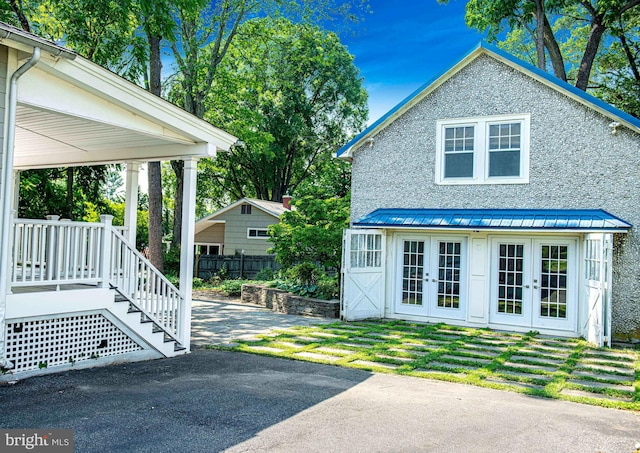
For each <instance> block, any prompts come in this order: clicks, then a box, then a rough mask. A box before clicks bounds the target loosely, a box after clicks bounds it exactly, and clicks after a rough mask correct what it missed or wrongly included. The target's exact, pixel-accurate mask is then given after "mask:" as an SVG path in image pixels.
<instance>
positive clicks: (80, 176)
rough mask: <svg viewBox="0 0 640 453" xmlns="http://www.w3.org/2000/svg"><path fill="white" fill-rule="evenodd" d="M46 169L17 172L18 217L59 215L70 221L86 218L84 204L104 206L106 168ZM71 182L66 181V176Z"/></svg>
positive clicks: (107, 170) (107, 169)
mask: <svg viewBox="0 0 640 453" xmlns="http://www.w3.org/2000/svg"><path fill="white" fill-rule="evenodd" d="M69 170H70V169H69V168H49V169H41V170H25V171H23V172H21V173H20V200H19V203H20V205H19V208H18V215H19V216H20V217H23V218H31V219H41V218H43V217H44V216H46V215H50V214H52V215H59V216H62V217H65V218H68V219H71V220H75V219H80V218H82V217H83V216H84V215H85V203H86V202H91V203H93V204H95V205H96V206H99V207H105V206H106V202H107V201H106V199H104V197H103V187H104V183H105V179H106V177H107V175H108V173H109V167H107V166H102V165H101V166H91V167H76V168H74V169H73V171H69ZM70 175H73V176H72V179H69V176H70Z"/></svg>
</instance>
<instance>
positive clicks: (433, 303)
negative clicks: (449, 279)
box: [427, 235, 469, 320]
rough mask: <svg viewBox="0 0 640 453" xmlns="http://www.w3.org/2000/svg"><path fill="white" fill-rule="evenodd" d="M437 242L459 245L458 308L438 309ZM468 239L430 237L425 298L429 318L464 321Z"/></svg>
mask: <svg viewBox="0 0 640 453" xmlns="http://www.w3.org/2000/svg"><path fill="white" fill-rule="evenodd" d="M439 242H459V243H460V280H459V282H458V284H459V285H460V286H459V292H458V293H459V302H458V308H444V307H438V286H439V279H440V276H439V275H438V274H439V268H440V265H439V259H440V248H439ZM468 242H469V241H468V238H467V236H466V235H457V236H456V235H434V236H431V266H430V268H431V270H432V272H431V274H432V275H431V281H430V282H429V284H428V285H427V286H428V288H427V290H428V292H429V297H428V298H427V302H428V307H429V316H433V317H437V318H445V319H458V320H466V318H467V299H468V297H467V287H468V285H467V282H468V281H469V271H468V265H467V263H468V248H467V244H468Z"/></svg>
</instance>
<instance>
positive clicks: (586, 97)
mask: <svg viewBox="0 0 640 453" xmlns="http://www.w3.org/2000/svg"><path fill="white" fill-rule="evenodd" d="M478 51H484V53H486V54H488V55H492V54H493V55H492V56H494V57H496V56H497V57H500V58H503V59H504V60H507V61H508V62H509V63H511V64H512V65H513V66H515V67H516V68H518V69H520V70H521V71H524V72H530V73H533V74H534V75H535V76H536V77H539V78H541V79H543V80H545V81H547V82H550V83H551V84H552V85H555V86H556V88H557V89H559V90H560V91H565V92H568V93H570V94H571V95H573V96H575V97H577V98H579V99H581V100H582V101H583V102H584V103H585V104H590V105H591V106H592V107H595V108H599V109H601V110H603V111H605V112H607V113H609V114H610V115H611V116H613V117H615V118H616V119H619V120H622V121H624V122H626V123H628V124H629V125H631V126H634V127H636V128H638V129H640V119H638V118H636V117H635V116H633V115H630V114H628V113H626V112H623V111H622V110H620V109H617V108H615V107H614V106H612V105H611V104H607V103H606V102H604V101H603V100H601V99H598V98H597V97H595V96H592V95H590V94H588V93H586V92H584V91H582V90H580V89H578V88H576V87H575V86H573V85H571V84H569V83H567V82H564V81H562V80H560V79H558V78H557V77H555V76H553V75H551V74H549V73H548V72H546V71H543V70H542V69H539V68H537V67H535V66H533V65H531V64H529V63H526V62H524V61H522V60H520V59H518V58H516V57H514V56H513V55H511V54H510V53H508V52H505V51H504V50H502V49H500V48H499V47H496V46H492V45H489V44H487V43H484V42H480V43H479V44H478V45H477V46H476V47H475V48H473V49H472V50H471V51H470V52H468V53H467V54H466V55H465V56H464V57H463V58H460V59H459V60H457V61H456V63H455V64H453V65H451V66H450V67H449V68H447V70H446V71H443V72H442V73H441V74H439V75H438V76H436V77H434V78H433V79H431V80H430V81H429V82H427V83H425V84H424V85H422V86H421V87H420V88H418V89H417V90H416V91H414V92H413V93H411V94H410V95H409V96H408V97H407V98H405V99H404V100H403V101H401V102H400V103H399V104H398V105H396V106H395V107H393V108H392V109H391V110H389V111H388V112H387V113H386V114H384V115H383V116H382V117H380V118H379V119H378V120H377V121H376V122H375V123H373V124H372V125H371V126H369V127H368V128H366V129H365V130H364V131H362V132H361V133H360V134H358V135H357V136H355V137H354V138H353V139H352V140H350V141H349V142H348V143H347V144H346V145H344V146H343V147H342V148H340V149H339V150H338V151H337V152H336V157H340V156H341V155H343V154H344V153H345V152H347V151H348V150H349V149H350V148H352V147H353V146H354V145H356V144H357V143H358V142H360V141H361V140H362V139H363V138H365V137H367V136H369V135H371V133H372V132H374V131H375V130H376V129H377V128H378V127H379V126H381V125H382V124H383V123H385V122H386V121H387V120H388V119H389V118H390V117H392V116H393V115H394V114H396V113H397V112H399V111H401V110H402V109H403V108H404V107H405V106H406V105H407V104H409V103H410V102H411V101H413V100H414V99H415V98H416V97H418V96H419V95H420V93H422V92H423V91H425V90H427V89H428V88H429V87H430V86H431V85H432V84H434V83H435V82H436V81H437V80H438V79H440V78H441V77H442V76H444V75H445V74H447V73H448V72H449V71H451V70H452V69H453V68H454V67H455V66H456V65H458V64H459V63H460V62H462V61H464V60H465V59H467V58H468V57H470V56H471V55H472V54H474V53H476V52H478ZM481 53H482V52H480V53H478V55H480V54H481ZM471 61H472V60H471Z"/></svg>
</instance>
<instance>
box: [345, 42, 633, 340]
mask: <svg viewBox="0 0 640 453" xmlns="http://www.w3.org/2000/svg"><path fill="white" fill-rule="evenodd" d="M337 155H338V157H340V158H342V159H348V160H351V161H352V162H353V168H352V195H351V200H352V201H351V203H352V206H351V219H352V228H351V229H350V230H348V231H347V232H346V233H345V235H346V238H345V244H346V247H345V253H344V255H343V256H344V257H345V258H344V262H343V269H344V272H345V279H344V290H343V294H342V304H343V307H342V315H343V317H344V318H346V319H360V318H366V317H387V318H400V319H408V320H416V321H430V322H440V321H443V322H448V323H451V324H458V325H464V326H477V327H492V328H498V329H508V330H514V331H531V330H536V331H540V332H542V333H547V334H554V335H563V336H584V337H585V338H587V339H589V340H590V341H593V342H595V343H597V344H603V343H605V342H606V343H610V341H611V336H612V333H613V334H614V335H618V336H620V337H625V338H628V337H629V336H631V335H634V336H637V335H638V332H640V278H639V277H640V236H639V235H638V230H637V225H639V224H640V209H639V208H638V199H639V197H640V120H638V119H637V118H635V117H633V116H631V115H628V114H626V113H624V112H622V111H620V110H618V109H616V108H614V107H612V106H610V105H608V104H606V103H604V102H602V101H601V100H599V99H596V98H595V97H593V96H590V95H588V94H586V93H584V92H582V91H580V90H577V89H576V88H575V87H573V86H571V85H569V84H567V83H564V82H562V81H560V80H558V79H556V78H555V77H552V76H550V75H549V74H547V73H545V72H544V71H541V70H539V69H537V68H535V67H532V66H530V65H528V64H526V63H523V62H521V61H519V60H517V59H515V58H514V57H512V56H511V55H509V54H507V53H505V52H504V51H502V50H500V49H497V48H493V47H489V46H486V45H480V46H479V47H477V48H476V49H474V50H473V51H472V52H471V53H470V54H468V55H467V56H466V57H464V58H463V59H462V60H461V61H460V62H458V63H457V64H455V65H454V66H453V67H452V68H451V69H449V70H448V71H446V72H445V73H444V74H443V75H441V76H440V77H438V78H436V79H435V80H434V81H433V82H432V83H429V84H427V85H425V86H424V87H422V88H421V89H419V90H418V91H416V92H415V93H414V94H413V95H411V96H410V97H409V98H407V99H406V100H405V101H403V102H402V103H401V104H399V105H398V106H397V107H395V108H394V109H392V110H391V111H390V112H389V113H387V114H386V115H385V116H383V117H382V118H381V119H380V120H378V121H377V122H376V123H374V124H373V125H372V126H370V127H369V128H368V129H366V130H365V131H364V132H363V133H361V134H360V135H358V136H357V137H356V138H354V139H353V140H352V141H351V142H349V143H348V144H347V145H345V146H344V147H343V148H341V149H340V150H339V151H338V152H337Z"/></svg>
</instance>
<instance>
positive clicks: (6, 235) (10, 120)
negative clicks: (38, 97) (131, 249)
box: [0, 47, 40, 368]
mask: <svg viewBox="0 0 640 453" xmlns="http://www.w3.org/2000/svg"><path fill="white" fill-rule="evenodd" d="M39 60H40V48H39V47H34V48H33V55H31V58H30V59H29V61H27V62H26V63H25V64H23V65H22V66H20V67H19V68H18V69H17V70H16V71H15V72H14V73H13V75H12V76H11V84H10V87H9V99H8V105H7V111H8V115H7V128H6V129H5V130H6V131H7V141H6V144H7V146H6V148H5V150H4V153H3V155H2V179H1V180H0V182H1V183H2V198H1V199H0V200H1V201H2V204H1V206H2V211H0V213H1V214H2V217H0V219H2V221H1V223H0V247H1V250H0V367H3V368H13V364H12V363H11V362H9V361H8V360H7V357H6V354H7V352H6V351H7V350H6V343H5V314H6V310H7V293H8V290H9V259H10V257H11V252H10V250H11V247H10V243H11V238H10V233H11V229H12V225H11V223H12V222H11V208H12V205H13V197H12V191H13V184H12V181H13V152H14V147H15V141H16V110H17V107H18V79H19V78H20V77H22V75H23V74H24V73H25V72H27V71H28V70H29V69H31V68H32V67H34V66H35V65H36V63H38V61H39Z"/></svg>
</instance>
